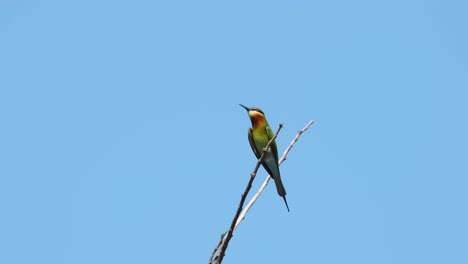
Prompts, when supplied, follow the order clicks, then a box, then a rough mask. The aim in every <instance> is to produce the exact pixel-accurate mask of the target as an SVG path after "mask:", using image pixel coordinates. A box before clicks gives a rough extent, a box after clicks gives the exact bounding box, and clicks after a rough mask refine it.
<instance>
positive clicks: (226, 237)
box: [208, 120, 314, 264]
mask: <svg viewBox="0 0 468 264" xmlns="http://www.w3.org/2000/svg"><path fill="white" fill-rule="evenodd" d="M313 123H314V121H313V120H312V121H310V122H309V123H308V124H307V125H306V126H305V127H304V128H303V129H301V130H299V132H298V133H297V135H296V137H294V139H293V140H292V142H291V143H290V144H289V146H288V147H287V148H286V150H285V151H284V153H283V155H282V156H281V158H280V160H279V161H278V164H281V163H282V162H283V161H284V160H286V156H287V154H288V153H289V151H290V150H291V148H292V147H293V145H294V144H295V143H296V142H297V140H298V139H299V137H300V136H301V134H302V133H304V131H306V130H307V129H308V128H309V127H310V126H311V125H312V124H313ZM282 127H283V124H280V125H279V127H278V130H277V131H276V133H275V135H274V137H273V138H272V139H271V140H270V141H269V142H268V144H267V146H266V147H265V148H264V149H263V150H262V155H261V156H260V158H259V159H258V161H257V164H256V166H255V169H254V170H253V172H252V173H251V174H250V179H249V182H248V184H247V187H246V189H245V191H244V193H242V196H241V200H240V202H239V206H238V208H237V211H236V214H235V216H234V218H233V219H232V222H231V226H230V227H229V230H228V232H227V233H223V234H221V238H220V241H219V242H218V244H217V245H216V247H215V249H214V250H213V252H212V253H211V256H210V259H209V261H208V264H221V262H222V261H223V258H224V255H225V252H226V249H227V247H228V244H229V241H230V240H231V238H232V235H233V232H234V230H235V229H236V228H237V226H238V225H239V224H240V222H242V220H243V219H244V217H245V214H246V213H247V211H248V210H249V209H250V207H252V205H253V204H254V203H255V201H256V200H257V199H258V197H259V196H260V194H261V193H262V192H263V190H264V189H265V187H266V185H267V184H268V181H269V180H270V176H267V178H266V179H265V181H264V182H263V184H262V186H261V187H260V189H259V190H258V191H257V193H256V194H255V195H254V197H252V199H251V200H250V201H249V203H248V204H247V206H246V207H245V208H244V209H243V210H242V208H243V206H244V203H245V199H246V198H247V194H248V193H249V191H250V189H251V188H252V183H253V180H254V179H255V176H256V175H257V171H258V169H259V168H260V165H261V164H262V162H263V159H264V156H265V152H266V151H267V150H268V148H269V147H270V145H271V143H272V142H273V141H274V140H275V139H276V137H277V136H278V133H279V132H280V130H281V129H282ZM216 252H218V254H217V255H216V257H215V258H213V257H214V255H215V254H216Z"/></svg>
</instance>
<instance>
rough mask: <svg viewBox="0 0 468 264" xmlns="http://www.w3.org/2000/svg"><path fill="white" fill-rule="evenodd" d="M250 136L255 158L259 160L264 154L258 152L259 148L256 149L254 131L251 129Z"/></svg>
mask: <svg viewBox="0 0 468 264" xmlns="http://www.w3.org/2000/svg"><path fill="white" fill-rule="evenodd" d="M248 136H249V143H250V147H251V148H252V151H253V153H254V154H255V157H257V159H259V158H260V156H261V155H262V154H261V153H259V152H258V151H257V148H256V147H255V142H254V139H253V135H252V129H251V128H249V131H248Z"/></svg>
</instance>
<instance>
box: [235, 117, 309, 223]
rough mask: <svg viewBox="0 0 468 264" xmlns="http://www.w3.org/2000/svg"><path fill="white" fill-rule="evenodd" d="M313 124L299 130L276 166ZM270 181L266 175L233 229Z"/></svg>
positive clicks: (269, 177) (284, 158)
mask: <svg viewBox="0 0 468 264" xmlns="http://www.w3.org/2000/svg"><path fill="white" fill-rule="evenodd" d="M314 122H315V121H314V120H311V121H310V122H309V123H308V124H307V125H306V126H305V127H304V128H303V129H301V130H299V131H298V132H297V135H296V136H295V137H294V139H293V140H292V141H291V143H290V144H289V146H288V147H287V148H286V150H285V151H284V152H283V155H282V156H281V158H280V159H279V161H278V166H279V165H281V163H283V161H285V160H286V156H287V155H288V153H289V151H290V150H291V149H292V147H293V146H294V144H296V142H297V140H298V139H299V137H300V136H301V134H302V133H304V131H306V130H307V129H308V128H309V127H310V126H311V125H312V124H313V123H314ZM270 179H271V176H270V175H268V176H267V177H266V179H265V181H263V183H262V186H260V188H259V189H258V191H257V193H255V195H254V196H253V197H252V199H250V201H249V202H248V203H247V205H246V206H245V208H244V210H242V212H241V214H240V215H239V218H237V222H236V225H235V226H234V229H236V228H237V226H238V225H239V224H240V223H241V222H242V220H244V217H245V215H246V214H247V212H248V211H249V209H250V207H252V205H253V204H254V203H255V201H257V199H258V197H259V196H260V194H262V192H263V190H264V189H265V187H266V186H267V184H268V181H270Z"/></svg>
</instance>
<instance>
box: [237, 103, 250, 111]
mask: <svg viewBox="0 0 468 264" xmlns="http://www.w3.org/2000/svg"><path fill="white" fill-rule="evenodd" d="M239 105H240V106H242V107H244V109H245V110H247V112H248V111H250V108H248V107H247V106H245V105H243V104H239Z"/></svg>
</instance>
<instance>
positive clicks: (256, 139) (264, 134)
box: [240, 104, 289, 212]
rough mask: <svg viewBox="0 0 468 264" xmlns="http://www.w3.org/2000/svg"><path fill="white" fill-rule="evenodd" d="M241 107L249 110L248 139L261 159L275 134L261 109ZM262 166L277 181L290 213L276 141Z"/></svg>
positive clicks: (268, 151) (279, 192)
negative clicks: (250, 123)
mask: <svg viewBox="0 0 468 264" xmlns="http://www.w3.org/2000/svg"><path fill="white" fill-rule="evenodd" d="M240 106H242V107H243V108H245V110H247V113H248V114H249V118H250V121H251V122H252V128H249V130H248V138H249V143H250V147H252V150H253V153H254V154H255V156H256V157H257V159H259V158H260V156H262V152H263V149H264V148H265V147H266V146H267V145H268V142H269V141H270V140H271V139H272V138H273V137H274V135H275V134H274V133H273V130H271V128H270V125H269V124H268V121H267V120H266V118H265V114H264V113H263V111H262V110H261V109H260V108H257V107H246V106H244V105H242V104H241V105H240ZM262 165H263V168H265V170H266V171H267V172H268V173H269V174H270V176H271V178H273V180H274V181H275V185H276V190H277V191H278V194H279V196H281V197H283V199H284V203H285V204H286V208H287V209H288V212H289V206H288V202H287V201H286V190H285V189H284V186H283V182H282V181H281V176H280V171H279V167H278V149H277V147H276V142H275V141H273V142H272V143H271V144H270V147H269V148H268V150H267V151H265V156H264V158H263V162H262Z"/></svg>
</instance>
